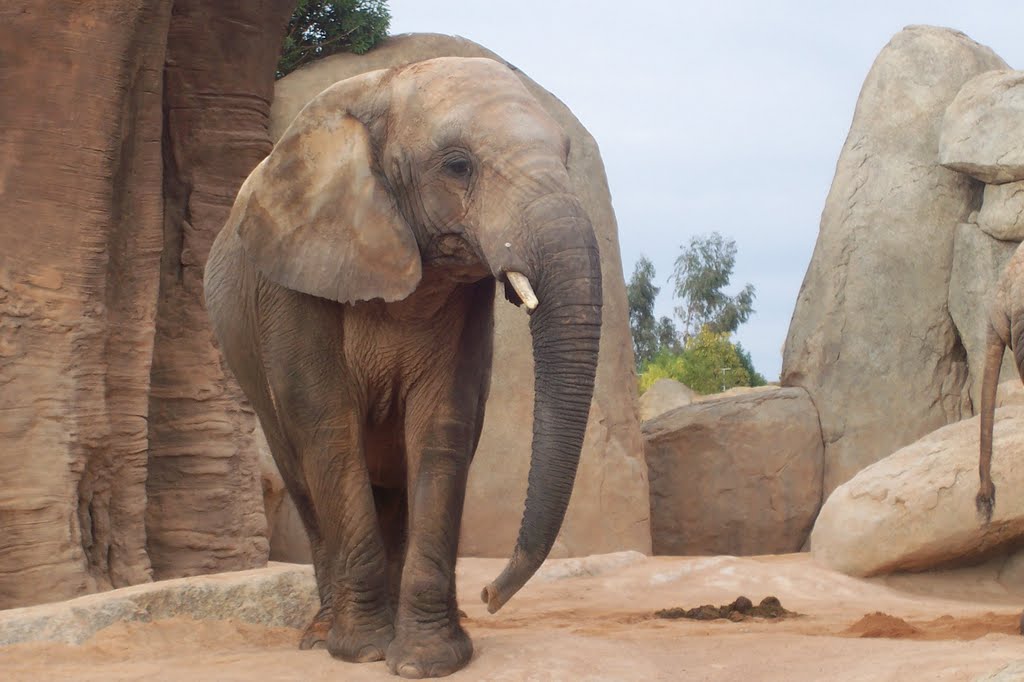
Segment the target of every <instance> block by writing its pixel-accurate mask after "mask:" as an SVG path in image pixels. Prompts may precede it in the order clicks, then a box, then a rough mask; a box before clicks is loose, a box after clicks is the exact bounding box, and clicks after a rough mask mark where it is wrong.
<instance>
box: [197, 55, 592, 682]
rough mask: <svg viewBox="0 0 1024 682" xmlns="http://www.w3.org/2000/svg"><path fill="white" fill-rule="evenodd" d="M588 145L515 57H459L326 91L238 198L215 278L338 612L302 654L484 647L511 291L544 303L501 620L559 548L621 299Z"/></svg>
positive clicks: (498, 602)
mask: <svg viewBox="0 0 1024 682" xmlns="http://www.w3.org/2000/svg"><path fill="white" fill-rule="evenodd" d="M568 158H569V138H568V137H567V136H566V134H565V132H564V131H563V130H562V129H561V128H560V127H559V125H558V124H557V123H556V122H555V120H554V119H553V118H552V117H551V116H550V115H549V114H548V113H547V112H546V111H545V110H544V109H543V108H542V106H541V105H540V103H539V102H538V101H537V100H536V99H535V98H534V97H533V96H532V95H531V94H530V93H529V91H528V90H527V89H526V88H525V86H524V85H523V84H522V82H521V81H520V80H519V78H518V77H517V76H516V75H515V74H514V73H513V71H512V70H511V68H509V67H507V66H506V65H504V64H501V63H499V62H496V61H493V60H490V59H481V58H473V59H467V58H454V57H444V58H438V59H431V60H427V61H423V62H418V63H413V64H410V65H406V66H402V67H395V68H393V69H387V70H380V71H373V72H370V73H366V74H363V75H360V76H356V77H353V78H349V79H346V80H343V81H339V82H338V83H335V84H334V85H332V86H330V87H328V88H327V89H325V90H324V91H323V92H321V93H320V94H319V95H317V96H316V97H315V98H314V99H313V100H311V101H310V102H309V103H308V104H307V105H306V106H305V108H304V109H303V110H302V111H301V112H300V113H299V114H298V115H297V116H296V118H295V120H294V121H293V122H292V123H291V125H290V127H289V128H288V129H287V130H286V131H285V133H284V135H283V136H282V137H281V139H280V140H279V141H278V142H277V144H276V145H275V146H274V148H273V149H272V150H271V152H270V154H269V156H267V158H266V159H264V160H263V161H262V162H261V163H260V164H259V165H258V166H257V167H256V169H255V170H253V172H252V173H251V175H249V177H248V178H247V179H246V181H245V182H244V183H243V185H242V187H241V189H240V190H239V192H238V194H237V197H236V199H235V202H234V205H233V207H232V210H231V213H230V216H229V218H228V220H227V222H226V223H225V225H224V227H223V228H222V230H221V232H220V233H219V234H218V236H217V238H216V240H215V242H214V244H213V246H212V249H211V252H210V256H209V259H208V263H207V269H206V272H205V280H204V291H205V297H206V304H207V308H208V312H209V316H210V319H211V323H212V326H213V329H214V333H215V336H216V339H217V342H218V344H219V346H220V351H221V353H222V355H223V357H224V359H225V361H226V364H227V366H228V368H229V369H230V371H231V373H232V374H234V376H235V378H236V379H237V380H238V383H239V385H240V386H241V388H242V391H243V393H244V394H245V396H246V397H247V398H248V400H249V401H250V403H251V404H252V407H253V409H254V411H255V412H256V415H257V417H258V419H259V422H260V424H261V426H262V427H263V430H264V432H265V435H266V437H267V441H268V444H269V445H270V450H271V453H272V454H273V457H274V460H275V461H276V463H277V465H278V467H279V469H280V471H281V476H282V478H283V479H284V482H285V486H286V488H287V490H288V492H289V494H290V495H291V497H292V498H293V500H294V502H295V506H296V508H297V509H298V512H299V515H300V516H301V518H302V522H303V525H304V527H305V530H306V533H307V535H308V536H309V541H310V546H311V548H312V554H313V563H314V572H315V575H316V582H317V588H318V590H319V596H320V603H321V608H320V611H319V612H318V613H317V614H316V616H315V617H314V618H313V621H312V622H311V623H310V624H309V626H308V627H307V628H306V630H305V632H304V633H303V636H302V639H301V642H300V647H301V648H310V647H313V646H319V645H326V648H327V649H328V651H329V652H330V653H331V654H332V655H333V656H335V657H336V658H340V659H342V660H345V661H351V662H364V661H377V660H384V661H385V662H386V664H387V666H388V669H389V670H390V671H391V672H392V673H394V674H398V675H401V676H404V677H414V678H418V677H435V676H443V675H447V674H450V673H452V672H454V671H456V670H459V669H460V668H462V667H464V666H465V665H466V664H467V663H468V661H469V659H470V658H471V656H472V644H471V642H470V640H469V637H468V636H467V634H466V632H465V631H464V629H463V628H462V626H461V625H460V622H459V611H458V606H457V602H456V595H455V577H454V576H455V573H454V569H455V561H456V556H457V553H458V540H459V526H460V522H461V518H462V507H463V501H464V496H465V489H466V481H467V474H468V469H469V465H470V462H471V460H472V458H473V454H474V451H475V449H476V447H477V443H478V441H479V439H480V432H481V427H482V424H483V419H484V408H485V403H486V401H487V396H488V391H489V384H490V371H491V365H492V361H493V336H494V331H493V330H494V306H495V293H496V291H497V287H498V286H499V285H500V286H501V287H502V289H503V293H504V298H505V299H507V301H508V302H510V303H512V304H514V305H517V306H520V307H521V308H523V309H525V311H526V314H528V315H529V326H530V333H531V342H532V346H533V357H534V365H535V396H536V397H535V400H534V411H533V415H534V416H533V442H532V450H531V455H530V457H531V459H530V466H529V477H528V490H527V494H526V501H525V509H524V512H523V516H522V519H521V524H520V532H519V536H518V539H517V541H516V544H515V547H514V548H513V549H512V552H511V555H510V557H509V559H508V562H507V564H506V566H505V568H504V570H503V571H502V572H501V574H500V575H499V576H498V577H497V578H495V580H494V581H493V582H491V583H490V584H489V585H487V586H486V587H485V588H484V589H483V592H482V599H483V600H484V601H485V602H486V603H487V608H488V610H489V611H490V612H491V613H494V612H495V611H497V610H498V609H499V608H501V606H502V605H503V604H505V603H506V602H507V601H508V600H509V598H510V597H512V595H513V594H515V593H516V592H517V591H518V590H519V589H520V588H521V587H522V586H523V585H524V584H525V583H526V581H527V580H529V578H530V577H531V576H532V575H533V573H534V572H535V571H536V570H537V569H538V568H539V566H540V565H541V564H542V563H543V561H544V559H545V558H546V556H547V555H548V553H549V551H550V550H551V547H552V545H553V543H554V541H555V538H556V536H557V534H558V531H559V529H560V527H561V524H562V520H563V518H564V515H565V511H566V507H567V505H568V502H569V498H570V495H571V493H572V489H573V485H574V481H575V476H576V469H577V465H578V462H579V456H580V450H581V447H582V443H583V437H584V433H585V430H586V424H587V419H588V415H589V411H590V403H591V398H592V395H593V389H594V376H595V372H596V367H597V360H598V346H599V342H600V335H601V312H602V291H601V262H600V253H599V250H598V244H597V239H596V237H595V235H594V231H593V228H592V226H591V223H590V219H589V217H588V216H587V213H586V211H585V209H584V208H583V205H582V203H581V200H580V198H579V196H577V194H576V193H575V191H574V189H573V187H572V183H571V181H570V177H569V170H568ZM502 303H503V302H502Z"/></svg>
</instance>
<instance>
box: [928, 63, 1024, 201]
mask: <svg viewBox="0 0 1024 682" xmlns="http://www.w3.org/2000/svg"><path fill="white" fill-rule="evenodd" d="M989 68H990V69H995V70H989V71H987V73H981V74H979V75H977V76H975V77H973V78H971V79H970V80H968V81H967V82H966V83H965V84H964V85H963V87H962V88H961V89H960V92H959V93H958V94H957V96H956V98H955V99H953V101H952V102H951V103H950V104H949V107H948V108H947V109H946V114H945V118H944V120H943V123H942V135H941V137H940V138H939V159H940V161H941V162H942V165H944V166H946V167H947V168H951V169H953V170H955V171H959V172H961V173H966V174H967V175H970V176H972V177H975V178H977V179H978V180H981V181H982V182H987V183H991V184H1001V183H1004V182H1017V181H1020V180H1024V71H1013V70H1010V69H1008V68H1007V67H1006V65H1005V64H997V63H994V62H993V65H992V66H991V67H989Z"/></svg>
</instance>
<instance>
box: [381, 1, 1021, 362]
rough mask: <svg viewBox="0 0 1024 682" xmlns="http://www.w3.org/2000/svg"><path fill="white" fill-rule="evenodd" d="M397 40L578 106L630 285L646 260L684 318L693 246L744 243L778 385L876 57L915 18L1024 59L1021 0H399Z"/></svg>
mask: <svg viewBox="0 0 1024 682" xmlns="http://www.w3.org/2000/svg"><path fill="white" fill-rule="evenodd" d="M388 6H389V7H390V9H391V14H392V21H391V33H392V34H397V33H408V32H434V33H448V34H453V35H460V36H463V37H465V38H469V39H470V40H473V41H475V42H477V43H480V44H481V45H483V46H485V47H487V48H489V49H491V50H493V51H494V52H496V53H497V54H499V55H501V56H502V57H503V58H504V59H505V60H506V61H508V62H510V63H512V64H514V65H515V66H517V67H518V68H520V69H521V70H523V71H524V72H525V73H526V74H528V75H529V76H530V77H531V78H532V79H533V80H535V81H537V82H538V83H539V84H540V85H542V86H543V87H545V88H546V89H547V90H549V91H550V92H552V93H554V94H555V95H556V96H557V97H558V98H559V99H561V100H562V101H563V102H565V103H566V104H567V105H568V106H569V108H570V109H572V111H573V113H574V114H575V115H576V117H577V118H578V119H579V120H580V121H581V122H582V123H583V125H585V126H586V127H587V129H588V130H589V131H590V133H591V134H592V135H593V136H594V138H595V139H596V140H597V143H598V145H599V146H600V148H601V155H602V157H603V159H604V165H605V170H606V172H607V174H608V182H609V186H610V188H611V195H612V204H613V206H614V208H615V214H616V218H617V220H618V225H619V244H620V247H621V251H622V261H623V272H624V275H625V278H626V280H627V281H628V279H629V277H630V275H631V274H632V272H633V266H634V265H635V263H636V261H637V259H638V258H639V257H640V256H641V255H645V256H647V257H648V258H649V259H650V260H651V261H652V262H653V263H654V266H655V269H656V271H657V279H656V282H655V283H656V284H657V285H658V286H660V287H661V293H660V294H659V297H658V301H657V303H656V308H655V312H656V314H658V315H659V316H660V315H669V316H671V315H672V309H673V301H672V297H671V289H672V286H671V284H670V283H669V281H668V278H669V275H670V274H671V272H672V267H673V263H674V262H675V258H676V256H677V255H678V254H679V251H680V247H681V246H682V245H685V244H687V243H688V242H689V240H690V238H691V237H693V236H697V235H703V234H708V233H710V232H713V231H717V232H720V233H721V234H722V235H723V236H725V237H727V238H729V239H733V240H735V242H736V245H737V248H738V253H737V258H736V268H735V271H734V273H733V278H732V284H731V286H730V287H729V289H728V290H727V291H728V293H735V292H736V291H738V290H739V289H740V288H741V287H742V286H743V285H744V284H746V283H748V282H749V283H751V284H753V285H754V287H755V289H756V291H757V299H756V301H755V309H756V313H755V314H754V315H753V316H752V317H751V319H750V320H749V321H747V322H746V323H745V324H744V325H742V326H741V327H740V328H739V330H738V332H737V333H736V335H735V338H736V339H737V340H739V341H740V342H741V343H742V344H743V346H744V348H746V349H747V350H748V351H749V352H750V354H751V357H752V359H753V361H754V366H755V367H756V368H757V369H758V371H760V372H761V373H762V374H764V375H765V377H766V378H767V379H768V380H769V381H773V380H775V379H777V378H778V375H779V371H780V369H781V366H782V353H781V351H782V346H783V344H784V343H785V339H786V333H787V331H788V329H789V322H790V318H791V317H792V314H793V307H794V305H795V303H796V298H797V293H798V292H799V290H800V284H801V283H802V281H803V277H804V273H805V272H806V270H807V265H808V263H809V261H810V258H811V253H812V251H813V249H814V243H815V240H816V239H817V235H818V225H819V220H820V217H821V211H822V208H823V207H824V204H825V197H826V195H827V194H828V190H829V187H830V185H831V183H832V176H833V175H834V173H835V166H836V161H837V159H838V157H839V152H840V150H841V149H842V146H843V143H844V141H845V140H846V134H847V132H848V130H849V127H850V122H851V120H852V118H853V110H854V105H855V104H856V101H857V95H858V93H859V92H860V88H861V85H862V84H863V82H864V78H865V77H866V76H867V73H868V69H869V68H870V67H871V63H872V62H873V61H874V59H875V57H876V56H877V55H878V53H879V51H881V49H882V48H883V47H884V46H885V45H886V43H887V42H888V41H889V39H890V38H891V37H892V36H893V35H895V34H896V33H898V32H899V31H900V30H901V29H902V28H903V27H904V26H908V25H911V24H929V25H933V26H945V27H949V28H954V29H957V30H959V31H962V32H964V33H966V34H967V35H968V36H970V37H971V38H973V39H974V40H976V41H977V42H979V43H982V44H983V45H987V46H989V47H991V48H992V49H993V50H995V52H996V53H997V54H999V55H1000V56H1001V57H1002V58H1003V59H1004V60H1005V61H1006V62H1007V63H1008V64H1009V65H1010V66H1011V67H1012V68H1021V69H1024V41H1022V40H1021V33H1022V30H1024V3H1021V2H1017V0H1003V1H1002V2H991V1H990V0H980V1H979V0H974V1H972V2H964V1H963V0H959V1H956V2H950V1H947V0H929V1H918V0H889V1H888V2H884V1H879V0H862V1H861V2H843V3H837V2H825V1H816V2H815V1H812V0H804V1H798V0H762V1H758V2H755V1H754V0H747V1H745V2H738V1H731V2H730V1H729V0H719V1H718V2H714V1H704V0H648V1H647V2H637V3H626V2H608V1H606V0H546V1H541V0H389V2H388Z"/></svg>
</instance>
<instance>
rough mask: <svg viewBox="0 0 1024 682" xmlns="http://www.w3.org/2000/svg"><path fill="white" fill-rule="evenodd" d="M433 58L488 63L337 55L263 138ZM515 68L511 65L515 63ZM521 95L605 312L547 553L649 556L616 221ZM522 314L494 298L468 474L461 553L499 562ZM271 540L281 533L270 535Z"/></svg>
mask: <svg viewBox="0 0 1024 682" xmlns="http://www.w3.org/2000/svg"><path fill="white" fill-rule="evenodd" d="M441 56H460V57H488V58H491V59H495V60H497V61H502V62H503V60H502V59H501V58H500V57H498V56H497V55H496V54H494V53H493V52H491V51H489V50H487V49H485V48H483V47H481V46H479V45H477V44H475V43H473V42H470V41H468V40H465V39H463V38H458V37H452V36H444V35H432V34H425V35H415V34H410V35H402V36H397V37H393V38H389V39H388V40H386V41H385V42H383V43H382V44H380V45H379V46H378V47H376V48H374V49H373V50H371V51H370V52H368V53H367V54H365V55H361V56H357V55H352V54H338V55H333V56H331V57H327V58H326V59H322V60H319V61H317V62H315V63H313V64H311V65H309V66H307V67H305V68H303V69H300V70H298V71H296V72H294V73H292V74H290V75H288V76H287V77H285V78H283V79H281V80H280V81H278V83H277V88H276V90H275V93H274V101H273V104H272V107H271V136H272V137H273V138H274V139H277V138H278V137H279V136H280V135H281V133H282V132H283V131H284V129H285V128H286V127H287V126H288V124H289V123H290V122H291V120H292V119H293V118H294V116H295V114H297V113H298V111H299V110H300V109H301V108H302V107H303V106H304V105H305V104H306V102H308V101H309V100H310V99H312V98H313V97H314V96H315V95H317V94H318V93H319V92H321V91H322V90H323V89H324V88H326V87H327V86H329V85H331V84H332V83H335V82H337V81H339V80H343V79H345V78H349V77H352V76H355V75H358V74H360V73H364V72H366V71H372V70H375V69H382V68H388V67H392V66H396V65H402V64H407V63H411V62H417V61H422V60H425V59H431V58H434V57H441ZM512 68H515V67H512ZM517 74H518V75H519V77H520V78H521V79H522V80H523V82H524V83H525V84H526V86H527V88H529V90H530V91H531V92H532V93H533V94H534V95H535V96H536V97H537V98H538V99H539V100H540V102H541V104H543V105H544V107H545V108H546V109H547V110H548V112H550V113H551V114H552V115H553V116H554V117H555V119H556V120H557V121H558V122H559V123H560V124H561V125H562V127H563V128H564V129H565V131H566V132H567V133H568V135H569V137H570V139H571V141H572V146H571V150H572V151H571V153H570V157H569V169H570V175H571V176H572V179H573V183H574V186H575V189H576V191H577V192H578V193H579V196H580V197H581V199H582V201H583V205H584V206H585V207H586V209H587V212H588V213H589V214H590V218H591V221H592V222H593V225H594V230H595V232H596V233H597V238H598V243H599V245H600V248H601V262H602V276H603V278H604V315H603V319H604V322H603V326H602V338H601V350H600V362H599V365H598V370H597V381H596V384H595V387H594V399H593V403H592V405H591V410H590V422H589V424H588V427H587V434H586V439H585V441H584V445H583V454H582V457H581V460H580V467H579V473H578V475H577V478H576V489H575V492H574V493H573V496H572V501H571V502H570V504H569V510H568V513H567V515H566V518H565V522H564V524H563V526H562V532H561V535H560V536H559V539H558V541H557V542H556V544H555V547H554V549H553V551H552V555H553V556H559V555H561V556H565V555H581V554H590V553H598V552H608V551H615V550H623V549H635V550H638V551H641V552H649V551H650V548H651V544H650V543H651V539H650V527H649V522H648V509H649V507H648V488H647V470H646V466H645V464H644V461H643V459H642V457H641V443H640V428H639V422H638V420H637V414H636V377H635V371H634V368H633V353H632V344H631V342H630V334H629V321H628V306H627V302H626V289H625V282H624V280H623V276H622V261H621V257H620V255H619V243H618V234H617V227H616V222H615V214H614V212H613V211H612V206H611V199H610V196H609V193H608V183H607V180H606V178H605V173H604V166H603V165H602V163H601V156H600V153H599V151H598V148H597V143H596V142H595V141H594V139H593V137H591V136H590V134H589V133H588V132H587V131H586V129H585V128H584V127H583V125H582V124H580V122H579V121H578V120H577V119H576V117H575V116H573V115H572V112H571V111H569V109H568V108H567V107H566V106H565V105H564V104H562V103H561V102H560V101H559V100H558V99H557V98H555V97H554V96H553V95H551V94H550V93H549V92H547V91H546V90H544V89H543V88H542V87H540V86H539V85H537V84H536V83H534V82H533V81H532V80H530V79H529V78H528V77H527V76H526V75H525V74H523V73H522V72H519V71H517ZM527 322H528V318H527V316H526V315H525V314H524V313H523V312H522V311H521V310H518V309H516V308H514V307H513V306H510V305H508V304H507V303H506V302H505V300H504V295H503V294H501V293H500V292H499V295H498V298H497V305H496V310H495V348H494V355H495V358H499V361H497V362H495V365H494V373H493V375H492V378H491V392H490V400H489V402H488V405H487V418H486V420H485V421H484V428H483V435H482V436H481V440H480V446H479V448H478V449H477V452H476V457H475V459H474V461H473V466H472V468H471V470H470V480H469V488H468V491H467V493H466V508H465V514H464V516H463V520H462V540H461V546H460V549H461V551H462V553H463V554H465V555H471V556H507V554H508V553H509V552H510V551H511V549H512V547H513V546H514V545H515V540H516V537H517V534H518V531H519V521H520V519H521V518H522V511H523V504H524V501H525V497H526V477H527V471H528V467H529V461H530V442H531V434H532V423H533V353H532V346H531V341H530V332H529V328H528V325H527ZM277 537H278V538H279V539H280V538H281V536H277Z"/></svg>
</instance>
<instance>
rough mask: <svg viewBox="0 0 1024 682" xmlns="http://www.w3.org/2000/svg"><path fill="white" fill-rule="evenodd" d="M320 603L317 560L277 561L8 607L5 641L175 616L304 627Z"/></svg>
mask: <svg viewBox="0 0 1024 682" xmlns="http://www.w3.org/2000/svg"><path fill="white" fill-rule="evenodd" d="M319 607H320V598H319V596H318V595H317V591H316V582H315V580H314V579H313V570H312V567H311V566H294V565H290V564H269V565H268V566H267V567H266V568H259V569H252V570H247V571H235V572H232V573H218V574H213V575H206V576H197V577H192V578H180V579H176V580H165V581H162V582H156V583H147V584H142V585H136V586H133V587H126V588H122V589H120V590H115V591H112V592H104V593H100V594H90V595H86V596H84V597H79V598H77V599H72V600H69V601H65V602H57V603H54V604H45V605H41V606H32V607H25V608H17V609H9V610H6V611H0V646H5V645H8V644H17V643H20V642H32V641H54V642H66V643H69V644H81V643H82V642H84V641H85V640H87V639H89V638H90V637H92V636H93V635H94V634H96V633H97V632H99V631H100V630H102V629H103V628H105V627H107V626H109V625H113V624H114V623H117V622H121V621H141V622H149V621H152V620H160V619H164V618H173V617H175V616H186V617H189V618H194V619H196V620H206V619H211V620H227V619H234V620H240V621H243V622H246V623H253V624H257V625H266V626H270V627H290V628H303V627H305V626H306V625H308V623H309V621H310V619H311V618H312V617H313V614H315V613H316V611H317V609H318V608H319Z"/></svg>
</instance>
